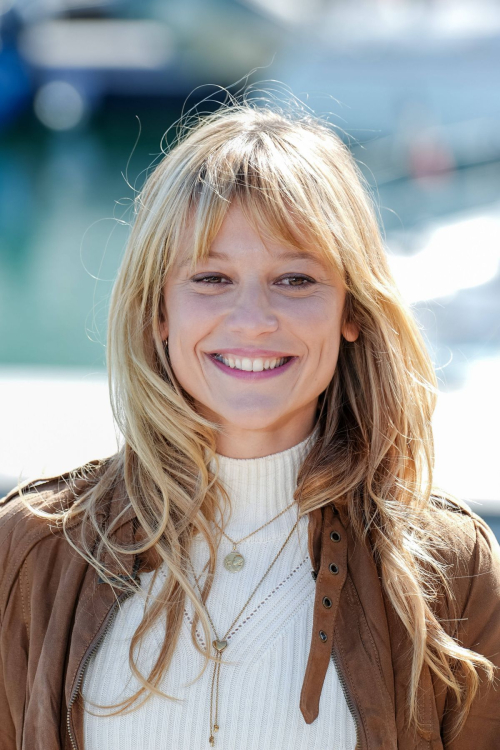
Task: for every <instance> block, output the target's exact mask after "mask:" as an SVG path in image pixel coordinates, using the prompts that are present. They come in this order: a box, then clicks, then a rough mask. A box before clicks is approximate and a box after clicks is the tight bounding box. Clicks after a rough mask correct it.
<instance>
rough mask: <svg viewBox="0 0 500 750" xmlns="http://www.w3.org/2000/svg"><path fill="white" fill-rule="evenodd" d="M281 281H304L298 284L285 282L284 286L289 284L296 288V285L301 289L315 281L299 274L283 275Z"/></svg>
mask: <svg viewBox="0 0 500 750" xmlns="http://www.w3.org/2000/svg"><path fill="white" fill-rule="evenodd" d="M282 281H290V282H295V281H298V282H305V283H298V284H295V283H290V284H285V286H291V287H293V288H297V287H298V288H299V289H303V288H305V287H307V286H310V285H311V284H314V283H315V282H314V281H313V279H309V278H308V277H307V276H299V275H295V276H285V277H284V278H283V279H282Z"/></svg>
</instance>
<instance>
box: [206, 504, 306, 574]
mask: <svg viewBox="0 0 500 750" xmlns="http://www.w3.org/2000/svg"><path fill="white" fill-rule="evenodd" d="M292 505H295V500H294V501H293V503H290V505H288V506H287V507H286V508H285V509H284V510H282V511H281V512H280V513H278V515H277V516H274V518H271V520H270V521H267V523H264V524H262V526H259V528H258V529H255V531H252V533H251V534H248V535H247V536H244V537H243V539H238V541H237V542H235V541H234V539H231V537H230V536H228V535H227V534H225V533H224V531H222V529H221V528H220V526H218V524H215V525H216V526H217V528H218V529H219V531H222V534H223V535H224V536H225V537H226V539H228V540H229V541H230V542H231V544H232V545H233V549H232V552H229V553H228V554H227V555H226V556H225V558H224V567H225V569H226V570H228V571H229V572H230V573H238V572H239V571H240V570H241V569H242V568H243V566H244V564H245V558H244V557H243V555H242V554H241V552H240V551H239V550H238V546H239V545H240V544H241V543H242V542H244V541H245V540H246V539H249V538H250V537H251V536H253V535H254V534H256V533H257V532H258V531H260V530H261V529H263V528H264V527H265V526H269V524H270V523H272V522H273V521H276V519H277V518H279V517H280V516H282V515H283V513H286V511H287V510H289V509H290V508H291V507H292ZM214 523H215V522H214ZM205 567H206V566H205ZM203 570H205V568H203ZM203 570H202V573H203Z"/></svg>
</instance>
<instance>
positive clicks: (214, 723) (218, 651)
mask: <svg viewBox="0 0 500 750" xmlns="http://www.w3.org/2000/svg"><path fill="white" fill-rule="evenodd" d="M294 504H295V501H294V502H293V503H291V504H290V505H289V506H288V507H287V508H285V509H284V510H282V511H281V512H280V513H278V515H277V516H275V517H274V518H272V519H271V520H270V521H267V523H265V524H263V525H262V526H259V528H258V529H256V530H255V531H252V533H251V534H248V535H247V536H245V537H243V539H239V540H238V541H237V542H235V541H234V540H233V539H231V538H230V537H229V536H227V534H225V533H224V532H223V531H222V529H221V528H220V527H219V526H218V528H219V530H220V531H222V534H223V535H224V536H225V537H226V539H228V540H229V541H230V542H231V544H232V545H233V549H232V551H231V552H229V554H227V555H226V556H225V558H224V567H225V569H226V570H228V571H229V572H230V573H237V572H239V571H240V570H241V569H242V568H243V566H244V565H245V558H244V557H243V555H242V554H241V552H240V551H239V550H238V546H239V545H240V544H241V543H242V542H244V541H245V540H246V539H248V538H249V537H251V536H253V535H254V534H256V533H257V532H258V531H260V530H261V529H263V528H264V527H265V526H268V525H269V524H270V523H272V522H273V521H275V520H276V519H277V518H279V517H280V516H281V515H283V513H285V511H287V510H289V508H291V507H292V505H294ZM298 523H299V521H298V520H297V521H296V522H295V524H294V526H293V528H292V530H291V531H290V533H289V534H288V536H287V538H286V539H285V541H284V542H283V544H282V546H281V549H280V550H279V552H278V554H277V555H276V556H275V558H274V560H273V561H272V563H271V565H270V566H269V567H268V569H267V570H266V572H265V573H264V575H263V576H262V578H261V579H260V581H259V582H258V584H257V586H256V587H255V588H254V590H253V591H252V593H251V594H250V596H249V598H248V599H247V601H246V603H245V604H244V605H243V607H242V609H241V610H240V612H239V613H238V614H237V615H236V617H235V619H234V621H233V622H232V623H231V625H230V626H229V628H228V629H227V632H226V633H225V635H224V636H223V637H222V638H220V637H219V635H218V633H217V629H216V627H215V625H214V623H213V620H212V618H211V616H210V612H209V611H208V607H207V606H206V605H205V611H206V613H207V615H208V619H209V620H210V624H211V625H212V628H213V631H214V634H215V639H214V640H213V641H212V646H213V648H214V656H215V662H214V669H213V673H212V686H211V691H210V736H209V738H208V741H209V743H210V745H212V746H214V745H215V736H214V735H215V733H216V732H218V731H219V729H220V725H219V721H218V711H219V675H220V668H221V660H222V652H223V651H224V650H225V649H226V648H227V645H228V642H227V637H228V635H229V633H230V632H231V629H232V628H233V627H234V625H235V624H236V623H237V622H238V620H239V618H240V617H241V615H242V613H243V612H244V610H245V609H246V608H247V607H248V604H249V603H250V600H251V599H252V597H253V596H254V594H255V592H256V591H257V589H258V588H259V586H260V584H261V583H262V581H263V580H264V578H265V577H266V576H267V574H268V573H269V571H270V570H271V568H272V567H273V565H274V563H275V562H276V560H277V559H278V557H279V556H280V555H281V553H282V552H283V550H284V549H285V546H286V544H287V542H288V541H289V539H290V538H291V536H292V534H293V532H294V531H295V529H296V528H297V525H298ZM216 525H217V524H216ZM187 558H188V561H189V565H190V567H191V571H192V573H193V577H194V580H195V581H196V586H197V588H198V591H199V593H200V597H201V589H200V585H199V579H200V578H201V576H202V575H203V572H204V570H205V568H206V567H207V565H208V562H207V563H206V564H205V567H204V568H203V570H202V572H201V574H200V576H199V577H197V576H196V574H195V572H194V567H193V564H192V562H191V558H190V557H189V555H188V556H187ZM214 685H215V687H216V693H215V718H213V716H214V710H213V708H214Z"/></svg>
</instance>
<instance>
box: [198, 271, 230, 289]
mask: <svg viewBox="0 0 500 750" xmlns="http://www.w3.org/2000/svg"><path fill="white" fill-rule="evenodd" d="M223 278H224V276H217V275H216V274H213V273H211V274H209V275H207V276H201V277H200V278H199V279H192V281H194V283H195V284H207V285H208V286H214V284H212V283H211V282H210V281H209V280H208V279H215V280H216V281H220V280H221V279H223Z"/></svg>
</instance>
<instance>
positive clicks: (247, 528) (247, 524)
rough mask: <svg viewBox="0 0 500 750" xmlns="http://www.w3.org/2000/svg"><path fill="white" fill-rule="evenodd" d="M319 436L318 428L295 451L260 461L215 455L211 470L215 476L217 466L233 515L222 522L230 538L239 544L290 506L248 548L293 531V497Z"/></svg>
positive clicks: (274, 455)
mask: <svg viewBox="0 0 500 750" xmlns="http://www.w3.org/2000/svg"><path fill="white" fill-rule="evenodd" d="M318 433H319V428H318V427H316V428H315V429H314V430H313V432H312V433H311V434H309V435H308V436H306V438H305V439H304V440H301V441H300V442H299V443H297V444H295V445H293V446H292V447H290V448H287V449H285V450H283V451H278V452H273V453H270V454H268V455H265V456H260V457H257V458H248V459H245V458H232V457H228V456H224V455H221V454H219V453H218V454H216V459H213V460H212V462H211V469H212V471H214V472H215V471H216V470H217V463H218V466H219V472H218V473H219V478H220V480H221V481H222V483H223V485H224V487H225V488H226V490H227V492H228V495H229V498H230V500H231V514H229V509H228V510H227V512H226V514H225V517H224V519H223V521H221V520H220V519H219V523H220V525H221V526H222V528H223V529H224V532H225V533H226V534H227V535H228V536H230V537H231V538H232V539H234V540H235V541H237V540H238V539H241V538H242V537H244V536H246V535H247V534H250V533H251V532H252V531H255V530H256V529H258V528H259V527H260V526H262V525H263V524H265V523H268V522H269V521H271V519H273V518H275V516H277V515H278V514H279V513H281V512H282V511H285V509H286V508H287V507H288V506H291V507H289V508H288V510H286V511H285V512H284V513H283V514H282V515H281V516H279V518H277V519H276V520H275V521H272V523H270V524H269V525H268V526H266V527H265V528H263V529H262V530H261V531H259V532H258V534H255V537H251V538H249V539H248V541H247V542H245V544H250V543H252V541H253V540H257V539H258V540H259V542H261V541H263V540H265V539H275V538H278V537H280V536H282V535H283V532H285V531H289V530H290V528H291V526H292V525H293V523H294V521H295V520H296V518H297V505H296V503H294V497H293V496H294V492H295V489H296V487H297V475H298V473H299V470H300V467H301V466H302V463H303V461H304V459H305V457H306V456H307V454H308V452H309V451H310V449H311V446H312V444H313V443H314V441H315V440H316V438H317V436H318Z"/></svg>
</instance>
